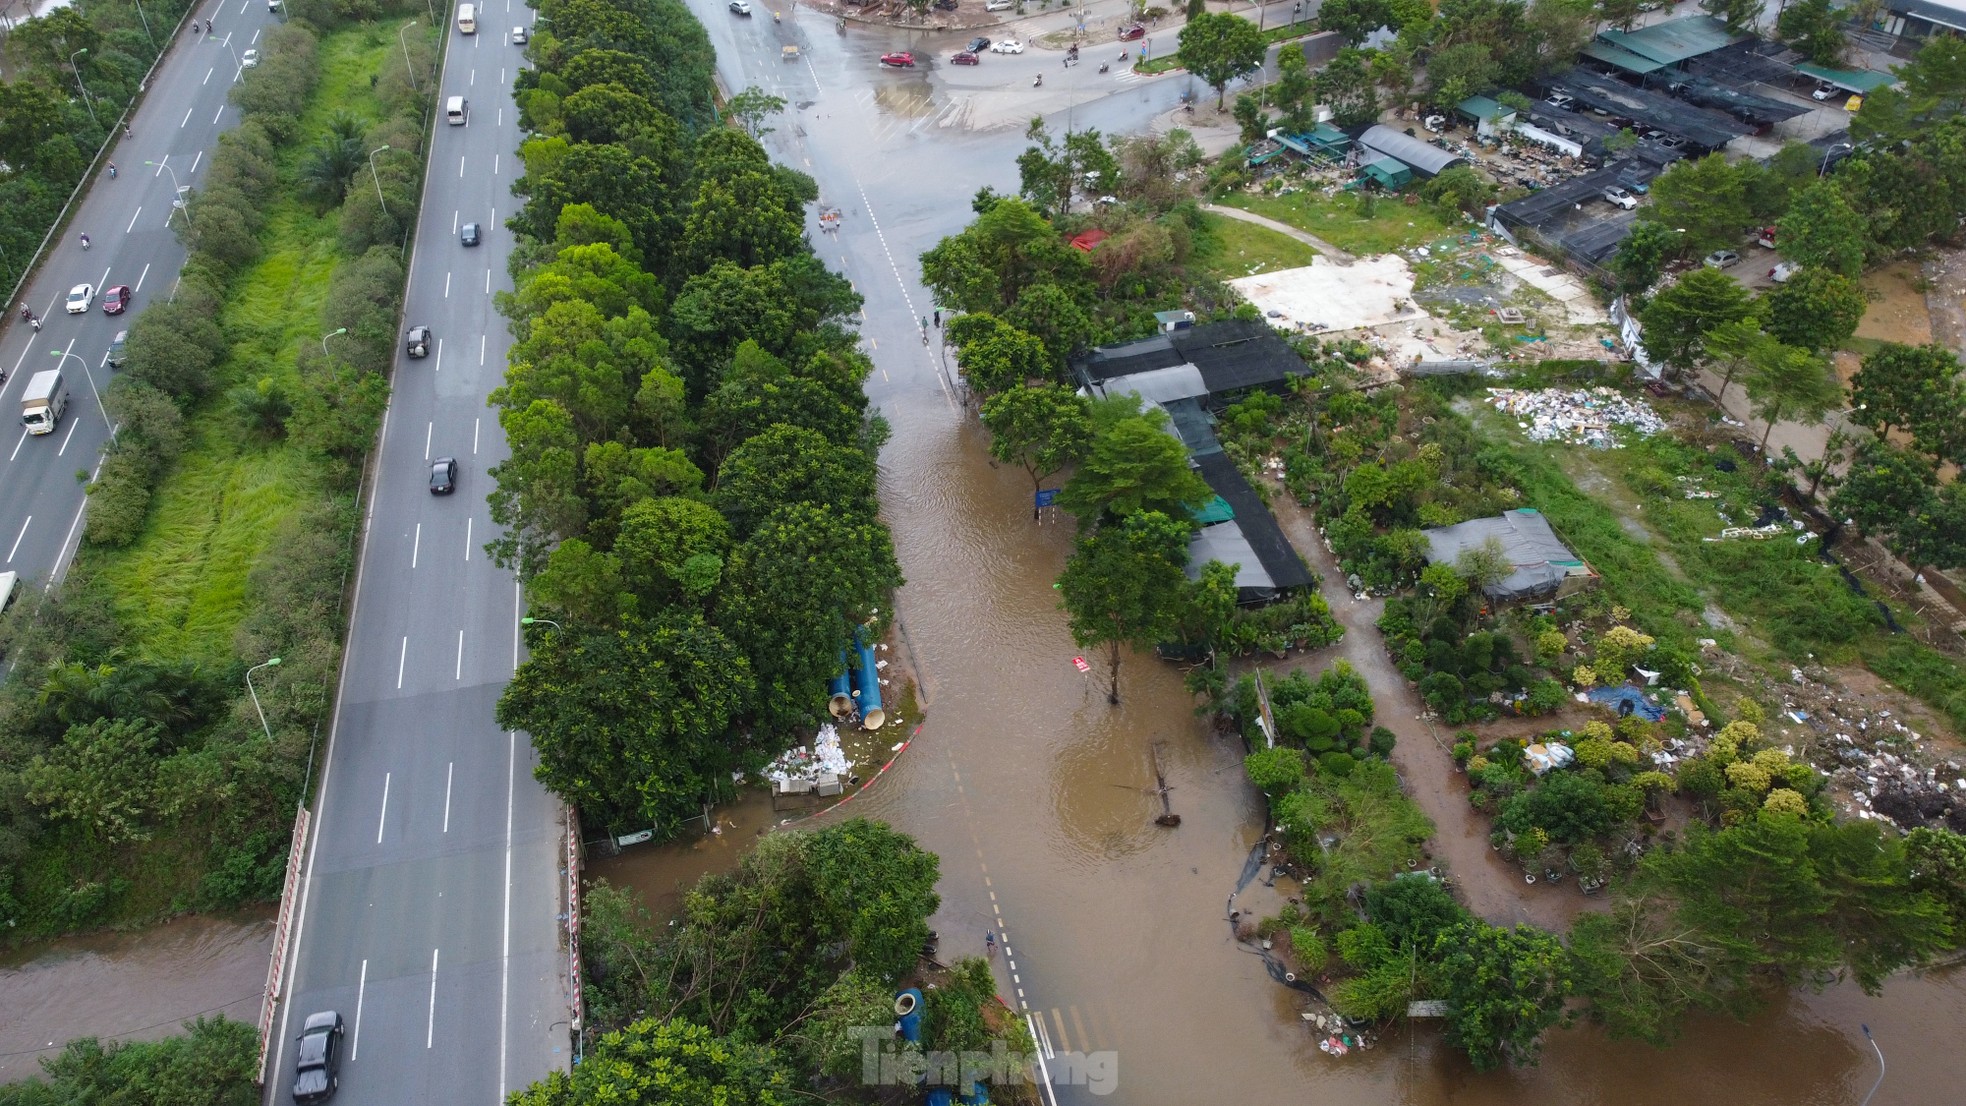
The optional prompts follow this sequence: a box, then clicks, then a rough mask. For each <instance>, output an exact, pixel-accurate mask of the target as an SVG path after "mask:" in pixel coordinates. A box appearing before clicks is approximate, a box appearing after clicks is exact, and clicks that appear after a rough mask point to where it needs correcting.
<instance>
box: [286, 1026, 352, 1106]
mask: <svg viewBox="0 0 1966 1106" xmlns="http://www.w3.org/2000/svg"><path fill="white" fill-rule="evenodd" d="M343 1032H344V1029H343V1027H342V1024H341V1015H340V1014H337V1013H335V1012H334V1011H333V1010H323V1011H321V1012H320V1013H318V1014H309V1015H307V1022H306V1024H305V1027H304V1028H303V1029H302V1030H301V1033H300V1038H299V1039H300V1053H299V1056H298V1058H297V1059H296V1061H295V1063H294V1101H295V1102H297V1103H299V1104H300V1106H309V1104H310V1103H315V1102H326V1101H327V1100H328V1099H330V1098H333V1097H334V1092H335V1087H336V1086H338V1085H339V1084H340V1082H341V1080H340V1079H339V1078H338V1076H337V1074H336V1073H338V1072H339V1071H340V1070H341V1035H342V1033H343Z"/></svg>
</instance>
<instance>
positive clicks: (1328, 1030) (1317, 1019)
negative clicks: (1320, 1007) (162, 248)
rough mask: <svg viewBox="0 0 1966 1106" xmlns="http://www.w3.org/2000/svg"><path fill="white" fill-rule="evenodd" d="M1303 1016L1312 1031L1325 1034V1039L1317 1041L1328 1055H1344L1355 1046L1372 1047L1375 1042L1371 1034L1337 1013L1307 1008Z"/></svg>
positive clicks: (1320, 1048)
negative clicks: (1317, 1011) (1324, 1012)
mask: <svg viewBox="0 0 1966 1106" xmlns="http://www.w3.org/2000/svg"><path fill="white" fill-rule="evenodd" d="M1303 1018H1304V1021H1305V1022H1306V1023H1308V1024H1309V1025H1310V1027H1311V1030H1312V1032H1315V1033H1319V1034H1322V1035H1323V1038H1324V1039H1323V1040H1321V1041H1319V1042H1318V1043H1317V1047H1318V1051H1320V1052H1323V1053H1324V1054H1325V1055H1327V1056H1343V1055H1345V1054H1346V1053H1348V1052H1350V1051H1351V1050H1353V1049H1355V1048H1371V1047H1372V1045H1373V1043H1374V1041H1373V1039H1372V1037H1371V1035H1369V1034H1366V1033H1362V1032H1360V1031H1359V1030H1357V1029H1355V1028H1353V1027H1352V1026H1350V1025H1347V1024H1346V1022H1345V1019H1343V1018H1341V1017H1339V1016H1338V1015H1336V1014H1319V1013H1316V1012H1314V1011H1310V1010H1306V1011H1304V1013H1303Z"/></svg>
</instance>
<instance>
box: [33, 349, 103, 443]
mask: <svg viewBox="0 0 1966 1106" xmlns="http://www.w3.org/2000/svg"><path fill="white" fill-rule="evenodd" d="M74 344H75V343H73V342H70V343H69V345H71V346H72V345H74ZM48 356H50V357H53V358H54V359H55V367H56V368H60V367H62V366H63V365H66V364H68V359H69V358H71V357H73V358H75V359H76V360H77V361H81V362H82V375H83V376H85V377H88V379H89V391H91V392H95V396H96V410H98V411H101V412H102V421H103V424H104V425H106V426H108V427H109V437H110V440H111V441H114V440H115V438H116V424H115V423H113V422H110V421H109V408H108V407H105V406H104V405H103V402H102V393H101V392H99V391H96V375H95V374H94V373H92V372H90V371H89V363H88V361H86V360H84V359H83V357H82V355H81V354H77V353H70V352H68V351H67V350H65V349H51V350H49V351H48Z"/></svg>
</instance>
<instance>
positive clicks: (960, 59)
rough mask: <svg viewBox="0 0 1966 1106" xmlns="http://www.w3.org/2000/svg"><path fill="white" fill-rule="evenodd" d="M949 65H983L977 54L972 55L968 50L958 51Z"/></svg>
mask: <svg viewBox="0 0 1966 1106" xmlns="http://www.w3.org/2000/svg"><path fill="white" fill-rule="evenodd" d="M949 64H950V65H981V64H982V60H981V59H979V58H978V57H977V56H976V55H975V54H972V53H970V52H969V51H968V50H958V51H956V54H955V56H954V57H952V58H950V59H949Z"/></svg>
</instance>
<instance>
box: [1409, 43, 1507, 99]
mask: <svg viewBox="0 0 1966 1106" xmlns="http://www.w3.org/2000/svg"><path fill="white" fill-rule="evenodd" d="M1500 72H1501V67H1500V66H1498V65H1497V64H1495V55H1494V52H1493V51H1491V50H1490V49H1489V48H1488V45H1487V44H1486V43H1481V42H1460V43H1456V44H1454V45H1452V46H1449V47H1447V48H1446V49H1444V50H1440V51H1437V52H1436V53H1434V55H1433V56H1432V57H1429V58H1428V59H1427V82H1428V84H1429V85H1431V86H1432V88H1433V97H1434V100H1435V101H1436V102H1438V103H1442V104H1458V103H1460V102H1461V101H1463V100H1465V99H1467V98H1468V97H1470V96H1473V95H1475V94H1476V93H1478V92H1484V91H1486V90H1487V89H1489V88H1490V87H1492V86H1493V85H1494V83H1495V79H1496V77H1497V76H1498V75H1499V74H1500Z"/></svg>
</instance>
